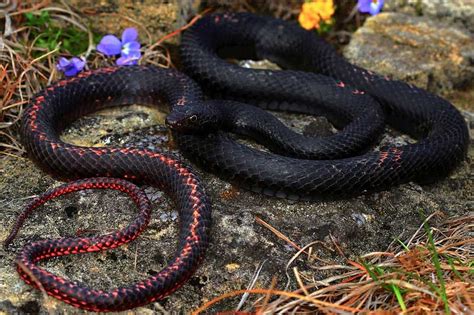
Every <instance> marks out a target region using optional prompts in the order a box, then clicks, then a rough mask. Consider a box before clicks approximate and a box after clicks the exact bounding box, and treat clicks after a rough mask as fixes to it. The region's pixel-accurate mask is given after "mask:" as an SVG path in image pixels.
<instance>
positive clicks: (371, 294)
mask: <svg viewBox="0 0 474 315" xmlns="http://www.w3.org/2000/svg"><path fill="white" fill-rule="evenodd" d="M435 215H439V213H434V214H433V215H431V216H430V217H429V218H427V219H426V220H425V222H424V224H423V225H422V226H420V228H419V229H418V230H417V231H416V233H415V234H414V235H413V236H412V237H411V238H410V239H409V240H407V241H406V243H405V244H404V243H402V242H400V241H397V242H394V243H393V244H392V245H391V246H390V247H389V248H388V249H387V251H385V252H374V253H369V254H365V255H363V256H361V257H359V259H358V260H357V261H351V260H347V262H346V264H344V265H338V264H331V263H330V262H321V260H320V259H318V258H317V257H315V256H314V255H313V254H312V250H311V248H312V247H314V246H315V245H316V244H320V243H321V242H316V243H314V244H309V245H308V246H304V247H302V248H299V251H298V253H297V254H296V255H295V256H294V257H293V258H292V259H291V260H290V262H289V263H288V266H287V271H289V270H291V271H292V273H293V278H294V281H295V282H296V283H297V284H298V286H299V288H298V289H297V290H294V291H281V290H277V289H275V288H274V283H273V284H272V285H271V286H270V288H268V289H249V290H240V291H235V292H230V293H228V294H225V295H223V296H220V297H218V298H216V299H214V300H212V301H210V302H208V303H206V304H205V305H203V306H202V307H201V308H199V309H198V310H196V311H195V312H194V314H199V313H201V312H204V311H210V309H209V308H210V307H211V306H212V305H213V304H215V303H217V302H219V301H221V300H224V299H226V298H229V297H233V296H238V295H241V294H244V293H246V294H247V295H248V294H253V295H257V294H258V295H263V297H262V296H260V297H259V298H256V300H254V301H253V302H252V303H250V302H249V304H251V305H249V306H248V307H247V310H246V312H248V313H252V314H315V313H321V314H350V313H363V314H449V313H451V314H469V313H470V314H472V312H474V284H473V280H474V269H473V264H474V237H473V235H472V231H473V230H474V229H473V227H474V215H469V216H465V217H460V218H455V219H450V220H447V221H445V222H444V223H443V224H442V225H440V226H439V227H437V228H433V227H431V228H430V227H429V226H428V221H429V220H430V219H431V218H432V217H433V216H435ZM260 221H261V220H260ZM264 226H266V227H267V228H268V226H267V223H264ZM270 230H271V231H272V232H274V233H275V234H276V235H277V236H278V237H279V238H281V239H283V240H285V241H287V242H288V243H289V244H290V245H291V246H293V247H294V243H292V242H291V241H290V240H289V239H288V238H287V237H286V236H284V235H282V234H281V233H280V232H278V231H276V230H275V229H274V228H270ZM333 245H334V244H333ZM333 247H335V246H333ZM334 250H336V249H334ZM295 260H306V261H307V263H308V264H309V270H314V272H312V271H310V272H308V271H305V272H300V271H299V270H298V269H297V268H296V267H294V268H291V269H290V267H291V265H292V263H293V262H294V261H295ZM319 271H324V272H326V273H327V272H331V273H332V275H331V276H330V277H327V278H326V279H323V280H316V279H315V278H314V276H315V273H317V272H319ZM255 282H256V281H253V283H255ZM246 298H247V297H246ZM225 313H226V314H235V313H236V311H232V312H225ZM240 313H244V312H240Z"/></svg>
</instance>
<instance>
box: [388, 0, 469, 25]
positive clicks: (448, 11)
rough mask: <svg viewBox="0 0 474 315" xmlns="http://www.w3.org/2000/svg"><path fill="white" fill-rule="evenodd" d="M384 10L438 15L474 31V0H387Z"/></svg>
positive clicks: (431, 15)
mask: <svg viewBox="0 0 474 315" xmlns="http://www.w3.org/2000/svg"><path fill="white" fill-rule="evenodd" d="M384 10H385V11H396V12H403V13H410V14H416V15H425V16H430V17H436V18H438V19H440V20H442V21H443V22H450V23H451V22H452V23H456V24H459V25H462V26H464V27H465V28H466V29H467V30H469V31H471V32H473V33H474V1H472V0H392V1H386V3H385V7H384Z"/></svg>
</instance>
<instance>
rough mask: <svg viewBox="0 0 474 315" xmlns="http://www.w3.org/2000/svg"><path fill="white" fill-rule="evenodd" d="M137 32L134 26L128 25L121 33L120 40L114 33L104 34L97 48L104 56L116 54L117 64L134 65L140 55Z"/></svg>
mask: <svg viewBox="0 0 474 315" xmlns="http://www.w3.org/2000/svg"><path fill="white" fill-rule="evenodd" d="M137 38H138V32H137V30H136V29H135V28H133V27H129V28H127V29H125V30H124V31H123V33H122V40H120V39H118V38H117V37H116V36H115V35H106V36H104V37H103V38H102V40H101V41H100V43H99V45H97V50H98V51H100V52H101V53H103V54H104V55H106V56H117V55H120V58H118V59H117V65H119V66H126V65H135V64H137V61H138V59H140V57H141V52H140V43H139V42H138V41H137Z"/></svg>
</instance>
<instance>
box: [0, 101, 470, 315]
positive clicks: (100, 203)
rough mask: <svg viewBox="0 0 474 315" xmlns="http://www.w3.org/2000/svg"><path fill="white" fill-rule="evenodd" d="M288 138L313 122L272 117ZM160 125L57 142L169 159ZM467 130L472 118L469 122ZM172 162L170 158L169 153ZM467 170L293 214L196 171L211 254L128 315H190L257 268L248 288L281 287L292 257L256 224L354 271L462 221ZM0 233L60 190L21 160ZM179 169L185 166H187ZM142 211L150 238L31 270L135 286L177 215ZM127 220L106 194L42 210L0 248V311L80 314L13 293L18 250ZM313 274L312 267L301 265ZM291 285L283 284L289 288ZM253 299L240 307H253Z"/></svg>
mask: <svg viewBox="0 0 474 315" xmlns="http://www.w3.org/2000/svg"><path fill="white" fill-rule="evenodd" d="M278 116H279V117H280V118H281V119H282V120H283V121H284V122H285V123H286V124H288V125H289V126H293V127H294V128H295V129H296V130H299V131H302V132H305V131H306V132H307V131H308V130H307V129H308V126H311V124H312V123H314V122H315V121H317V119H314V118H309V117H307V116H305V115H290V114H279V115H278ZM163 117H164V114H163V113H161V112H159V111H157V110H155V109H151V108H146V107H143V106H132V107H125V108H122V109H109V110H106V111H102V112H100V113H97V114H94V115H90V116H87V117H84V118H82V119H80V120H79V121H77V122H76V123H74V124H73V125H72V126H71V127H70V128H68V130H66V132H65V133H64V135H63V139H64V140H65V141H69V142H73V143H76V144H82V145H92V146H104V145H108V146H135V147H142V148H149V149H154V150H168V148H169V147H170V143H169V138H168V133H167V130H166V128H164V127H163V126H162V122H163ZM468 117H470V119H471V128H472V127H473V126H474V123H472V115H471V116H468ZM406 141H407V139H405V137H404V136H402V135H398V134H397V133H394V132H391V131H389V134H388V135H386V136H385V137H384V139H383V142H384V143H388V142H390V143H406ZM171 152H172V153H174V154H176V155H178V156H179V152H177V151H174V150H172V151H171ZM473 154H474V152H473V150H472V147H471V150H470V153H469V156H470V160H468V161H466V162H464V163H463V164H461V166H460V167H459V168H457V169H456V171H455V172H454V173H453V174H452V175H451V176H450V177H448V178H446V179H443V180H441V181H439V182H437V183H434V184H432V185H423V186H420V185H418V184H416V183H409V184H405V185H401V186H398V187H394V188H392V189H390V190H388V191H383V192H379V193H375V194H369V195H364V196H359V197H355V198H348V199H342V200H332V201H321V202H313V203H310V202H293V201H288V200H281V199H274V198H267V197H264V196H261V195H257V194H254V193H250V192H247V191H244V190H240V189H237V188H235V187H232V186H231V185H230V184H228V183H227V182H225V181H222V180H220V179H218V178H216V177H215V176H213V175H210V174H207V173H204V172H201V171H200V170H199V169H197V168H196V167H195V169H197V171H198V172H199V173H200V174H201V176H202V178H203V182H204V183H205V185H206V187H207V191H208V193H209V195H210V197H211V200H212V202H213V220H214V223H213V233H212V242H211V245H210V247H209V250H208V253H207V256H206V259H205V260H204V262H203V264H202V266H201V267H200V268H199V269H198V271H197V272H196V274H195V275H194V276H193V277H192V278H191V279H190V281H188V282H187V283H186V284H185V285H184V286H183V287H182V288H181V289H180V290H178V291H177V292H175V293H174V294H172V295H171V296H169V297H167V298H165V299H164V300H163V301H160V302H158V303H154V304H150V305H147V306H145V307H142V308H139V309H136V310H135V312H137V313H147V312H148V313H149V312H152V311H155V312H160V310H167V311H180V312H189V311H190V310H193V309H195V308H197V307H198V306H200V305H201V304H203V303H204V302H205V301H208V300H210V299H212V298H213V297H216V296H218V295H220V294H223V293H227V292H230V291H232V290H236V289H243V288H246V287H247V285H248V284H249V283H250V282H251V280H252V277H253V275H254V272H255V270H256V268H258V266H260V265H261V264H263V268H262V271H261V273H260V276H259V277H258V281H257V287H268V286H270V283H271V281H272V278H273V277H276V278H277V280H278V288H283V287H284V286H285V285H286V281H287V278H286V274H285V270H286V268H287V266H286V265H287V263H288V261H289V260H290V259H291V258H292V256H293V255H294V254H295V253H296V250H295V249H294V248H293V247H292V246H290V245H289V244H288V243H287V242H285V241H282V240H281V239H279V238H278V237H277V236H275V234H273V233H272V232H270V231H269V230H268V229H267V228H265V227H263V226H262V225H261V224H259V223H258V218H260V219H262V220H264V221H265V222H267V223H268V224H270V225H271V226H273V227H274V228H276V229H277V230H279V231H280V232H282V233H283V234H284V235H286V236H287V237H288V238H289V239H291V240H292V241H293V242H295V243H296V244H298V245H299V246H301V247H302V246H304V245H306V244H309V243H311V242H313V241H321V242H322V243H319V244H316V245H315V246H314V249H313V252H314V253H316V254H317V255H318V257H319V258H320V259H323V260H325V261H329V262H331V263H334V264H339V263H344V262H345V259H346V258H345V257H343V256H341V255H340V254H339V253H338V251H337V249H336V247H335V245H334V242H336V243H337V244H338V246H339V248H341V249H342V251H343V253H344V255H345V256H346V257H348V258H353V259H355V258H356V257H357V255H361V254H363V253H366V252H370V251H383V250H385V249H386V247H387V246H388V244H390V243H391V242H393V241H394V239H395V238H399V239H402V240H406V239H408V238H409V237H410V235H411V234H412V233H413V232H414V231H415V230H416V229H417V228H418V227H419V225H420V224H421V222H422V220H423V219H422V215H421V214H420V212H425V213H427V214H429V213H432V212H434V211H441V212H442V213H444V214H445V215H446V216H452V215H462V214H465V213H467V212H468V211H473V210H474V209H472V205H473V200H472V196H473V191H472V187H473V184H474V183H473V178H472V174H471V173H470V171H469V168H470V166H472V165H470V162H469V161H472V158H473V156H474V155H473ZM0 162H1V167H0V175H1V176H0V209H1V210H0V211H1V215H0V224H1V225H2V226H4V227H7V228H6V229H3V230H1V231H0V239H5V237H6V236H7V233H8V231H9V227H10V226H11V225H12V223H13V221H14V219H15V217H16V216H17V214H18V212H19V211H20V210H21V209H22V207H24V205H25V204H26V203H27V202H28V201H29V200H31V198H33V196H35V195H37V194H39V193H41V192H43V191H44V190H46V189H48V188H51V187H54V186H56V185H59V184H60V182H58V181H56V180H54V179H53V178H52V177H51V176H49V175H48V174H44V173H42V172H41V171H40V170H39V169H38V168H36V167H35V166H34V165H33V163H31V162H30V161H29V160H28V159H26V158H11V157H6V158H2V160H0ZM188 163H189V162H188ZM144 189H145V191H146V192H147V194H148V196H149V197H150V198H151V199H152V201H153V217H152V221H151V223H150V226H149V227H148V228H147V229H146V230H145V231H144V232H143V234H142V236H140V237H139V238H138V239H137V240H136V241H134V242H132V243H131V244H129V245H126V246H123V247H120V248H117V249H114V250H110V251H107V252H102V253H94V254H87V255H76V256H67V257H62V258H56V259H51V260H49V261H47V262H43V263H41V265H42V266H45V267H46V268H47V269H48V270H50V271H52V272H54V273H57V274H59V275H62V276H66V277H68V278H70V279H74V280H77V281H80V282H82V283H85V284H87V285H89V286H91V287H94V288H100V289H110V288H114V287H117V286H123V285H127V284H130V283H132V282H135V281H138V280H140V279H143V278H145V277H147V276H149V275H151V274H154V273H156V272H158V271H159V270H160V269H161V268H163V267H164V266H165V264H166V262H167V260H169V259H170V258H171V257H172V256H173V251H174V249H175V244H176V237H177V226H178V214H177V212H176V210H175V208H174V207H173V204H172V202H171V201H170V200H169V199H168V198H167V197H166V195H165V194H163V193H162V192H160V191H158V190H156V189H155V188H153V187H144ZM134 211H135V208H134V206H133V204H132V202H131V201H130V200H128V198H127V197H126V196H124V195H122V194H120V193H117V192H114V191H90V192H80V193H76V194H73V195H70V196H65V197H61V198H59V199H57V200H54V201H52V202H50V203H48V204H47V205H46V206H44V207H42V208H41V209H38V211H37V212H36V213H35V214H34V215H33V216H32V217H31V218H30V219H29V220H28V221H27V223H26V225H25V227H24V228H23V229H22V230H21V232H20V234H19V237H18V238H17V239H16V240H15V242H14V243H13V246H12V247H11V249H9V250H8V251H6V250H4V249H3V247H1V248H0V266H1V267H0V278H1V279H2V280H1V284H2V285H1V286H0V310H4V311H7V312H12V311H15V310H16V311H19V310H22V311H30V312H31V311H34V310H39V311H41V312H43V313H44V312H46V311H50V312H51V311H52V312H56V311H59V312H63V311H65V312H68V313H78V312H79V313H80V311H78V310H77V309H75V308H73V307H70V306H69V305H66V304H64V303H61V302H58V301H56V300H55V299H53V298H49V299H46V298H45V297H44V296H43V295H42V294H41V293H40V292H39V291H37V290H34V289H32V288H31V287H30V286H28V285H26V284H24V283H23V282H22V281H21V280H20V279H19V278H18V276H17V274H16V272H15V271H14V268H13V266H12V264H13V261H14V258H15V254H16V253H17V252H18V251H19V250H20V248H21V247H22V246H24V245H25V244H26V243H28V242H31V241H34V240H38V239H42V238H46V237H48V238H58V237H60V236H68V235H69V236H73V235H77V234H80V233H85V234H86V235H92V234H101V233H102V234H103V233H106V232H110V231H112V230H114V229H118V228H121V227H123V226H124V225H125V224H126V223H127V222H129V221H130V220H131V219H132V218H133V216H134V213H135V212H134ZM312 264H314V262H313V263H312ZM294 266H297V267H298V269H299V270H300V271H301V272H304V273H307V274H309V275H310V276H312V277H314V278H315V279H322V278H323V277H326V276H328V274H327V273H325V272H323V271H320V272H315V271H313V270H312V269H310V268H309V263H308V261H307V258H306V257H301V258H299V259H297V260H296V262H295V263H294V264H293V265H291V266H290V271H289V272H291V268H293V267H294ZM296 286H297V284H296V282H295V281H294V279H292V281H291V282H290V288H296ZM253 299H254V298H251V300H253ZM237 304H238V299H230V300H227V301H225V302H224V303H222V304H220V305H219V306H218V307H217V308H215V309H214V310H232V309H235V307H236V305H237Z"/></svg>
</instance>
